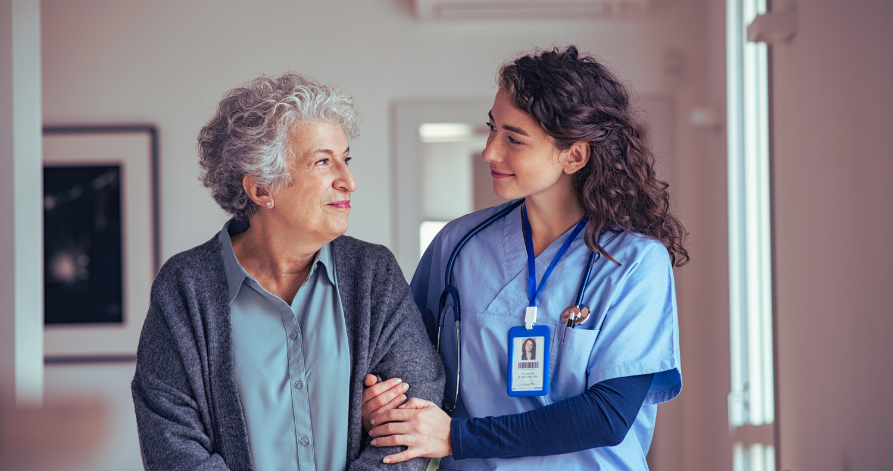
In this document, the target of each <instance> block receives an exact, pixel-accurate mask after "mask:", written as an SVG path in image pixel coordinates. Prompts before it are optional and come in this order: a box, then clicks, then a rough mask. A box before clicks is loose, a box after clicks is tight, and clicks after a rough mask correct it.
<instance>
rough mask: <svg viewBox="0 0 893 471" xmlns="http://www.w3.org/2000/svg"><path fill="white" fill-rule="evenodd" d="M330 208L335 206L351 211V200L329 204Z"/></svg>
mask: <svg viewBox="0 0 893 471" xmlns="http://www.w3.org/2000/svg"><path fill="white" fill-rule="evenodd" d="M329 206H334V207H336V208H338V209H350V200H342V201H335V202H334V203H329Z"/></svg>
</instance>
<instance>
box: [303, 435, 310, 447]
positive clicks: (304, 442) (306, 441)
mask: <svg viewBox="0 0 893 471" xmlns="http://www.w3.org/2000/svg"><path fill="white" fill-rule="evenodd" d="M308 443H310V440H307V437H304V438H302V439H301V445H304V446H307V444H308Z"/></svg>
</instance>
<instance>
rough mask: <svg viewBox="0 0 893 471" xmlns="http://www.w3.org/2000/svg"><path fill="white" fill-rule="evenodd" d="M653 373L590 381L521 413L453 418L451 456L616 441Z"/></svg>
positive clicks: (564, 449)
mask: <svg viewBox="0 0 893 471" xmlns="http://www.w3.org/2000/svg"><path fill="white" fill-rule="evenodd" d="M653 377H654V375H653V374H645V375H638V376H625V377H622V378H614V379H609V380H605V381H602V382H600V383H597V384H594V385H592V387H591V388H589V389H588V390H587V391H586V392H585V393H583V394H581V395H579V396H574V397H571V398H568V399H566V400H564V401H561V402H556V403H554V404H550V405H548V406H545V407H540V408H539V409H534V410H531V411H528V412H524V413H521V414H512V415H503V416H500V417H468V418H457V419H453V420H452V421H451V424H450V427H451V429H450V444H451V446H452V447H453V458H455V459H457V460H459V459H465V458H517V457H521V456H545V455H558V454H562V453H572V452H576V451H581V450H587V449H589V448H596V447H601V446H614V445H618V444H619V443H620V442H622V441H623V439H624V438H625V437H626V434H627V432H629V429H630V427H632V424H633V421H634V420H635V419H636V415H638V413H639V409H641V407H642V404H643V403H644V401H645V395H646V394H647V393H648V389H649V388H650V387H651V380H652V379H653Z"/></svg>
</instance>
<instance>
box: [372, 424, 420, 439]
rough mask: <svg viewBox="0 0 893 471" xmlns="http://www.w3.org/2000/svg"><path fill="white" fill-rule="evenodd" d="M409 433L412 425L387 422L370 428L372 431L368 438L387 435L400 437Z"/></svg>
mask: <svg viewBox="0 0 893 471" xmlns="http://www.w3.org/2000/svg"><path fill="white" fill-rule="evenodd" d="M411 432H412V425H410V424H408V423H406V422H388V423H385V424H381V425H378V426H376V427H372V430H370V431H369V436H370V437H372V438H375V437H386V436H388V435H401V434H407V433H411Z"/></svg>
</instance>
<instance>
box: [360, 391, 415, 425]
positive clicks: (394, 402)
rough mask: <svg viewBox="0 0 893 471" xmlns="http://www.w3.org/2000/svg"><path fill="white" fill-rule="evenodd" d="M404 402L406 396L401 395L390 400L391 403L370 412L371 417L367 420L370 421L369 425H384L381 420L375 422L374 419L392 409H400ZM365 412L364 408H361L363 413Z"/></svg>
mask: <svg viewBox="0 0 893 471" xmlns="http://www.w3.org/2000/svg"><path fill="white" fill-rule="evenodd" d="M379 397H381V396H379ZM404 402H406V395H404V394H401V395H399V396H397V397H395V398H394V399H392V400H391V402H389V403H387V404H385V405H383V406H381V407H379V408H378V409H376V410H374V411H372V413H371V415H370V416H369V419H370V420H371V421H370V423H384V421H383V420H375V418H376V417H378V416H379V414H382V413H384V412H387V411H389V410H392V409H396V408H398V407H402V404H403V403H404ZM369 404H371V401H370V402H369ZM370 409H371V408H370ZM365 411H366V409H365V406H363V412H365Z"/></svg>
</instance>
